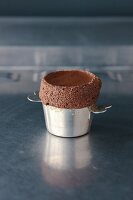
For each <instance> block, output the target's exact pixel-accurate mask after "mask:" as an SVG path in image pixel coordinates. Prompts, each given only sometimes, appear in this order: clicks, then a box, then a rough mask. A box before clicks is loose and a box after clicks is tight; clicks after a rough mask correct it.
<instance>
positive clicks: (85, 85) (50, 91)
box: [39, 70, 102, 109]
mask: <svg viewBox="0 0 133 200" xmlns="http://www.w3.org/2000/svg"><path fill="white" fill-rule="evenodd" d="M101 84H102V82H101V80H100V79H99V78H98V77H97V76H96V75H95V74H92V73H91V72H88V71H83V70H70V71H69V70H64V71H56V72H52V73H49V74H47V75H46V76H45V77H43V79H42V80H41V86H40V92H39V97H40V99H41V101H42V103H43V104H45V105H50V106H54V107H58V108H67V109H78V108H84V107H88V106H91V105H93V104H96V101H97V98H98V96H99V93H100V88H101Z"/></svg>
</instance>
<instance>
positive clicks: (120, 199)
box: [0, 68, 133, 200]
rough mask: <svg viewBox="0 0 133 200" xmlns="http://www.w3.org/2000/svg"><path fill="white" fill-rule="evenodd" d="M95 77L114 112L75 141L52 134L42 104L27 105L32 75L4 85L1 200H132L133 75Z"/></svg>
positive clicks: (1, 99)
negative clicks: (45, 121) (100, 82)
mask: <svg viewBox="0 0 133 200" xmlns="http://www.w3.org/2000/svg"><path fill="white" fill-rule="evenodd" d="M92 72H93V70H92ZM95 73H96V74H97V75H99V76H100V78H101V79H102V82H103V84H102V91H101V98H100V100H99V103H100V102H102V103H103V104H104V103H107V102H110V103H111V104H112V105H113V107H112V108H111V109H110V111H109V112H106V113H104V114H103V115H95V120H93V124H92V127H91V132H90V134H87V135H85V136H83V137H78V138H70V139H69V138H59V137H56V136H52V135H50V134H48V133H47V131H46V127H45V123H44V116H43V112H42V105H41V104H40V103H36V104H32V103H31V102H29V101H27V99H26V97H27V95H28V94H29V90H31V89H32V88H33V86H34V87H35V85H34V84H35V83H34V82H33V80H32V77H31V73H29V78H27V81H25V79H23V73H22V74H21V72H20V75H21V79H20V80H19V82H7V81H6V82H2V80H1V84H0V113H1V114H0V200H9V199H10V200H29V199H32V200H42V199H44V200H45V199H46V200H62V199H63V200H87V199H91V200H112V199H114V200H131V199H133V178H132V176H133V159H132V156H133V123H132V113H133V109H132V108H133V91H132V88H133V71H132V70H127V69H126V70H119V69H118V68H115V69H110V70H109V69H108V70H107V71H106V70H104V71H101V70H99V68H98V69H97V70H96V69H95ZM24 74H25V73H24ZM108 74H111V75H112V76H111V78H110V77H109V76H108ZM116 74H119V77H120V76H121V81H119V80H120V79H118V80H117V78H115V79H112V77H113V75H116ZM26 75H27V76H28V72H27V73H26ZM115 77H116V76H115ZM25 82H26V85H25ZM4 84H5V86H6V87H5V88H4ZM3 88H4V90H3ZM36 89H38V83H36ZM33 90H34V88H33ZM31 92H32V91H31Z"/></svg>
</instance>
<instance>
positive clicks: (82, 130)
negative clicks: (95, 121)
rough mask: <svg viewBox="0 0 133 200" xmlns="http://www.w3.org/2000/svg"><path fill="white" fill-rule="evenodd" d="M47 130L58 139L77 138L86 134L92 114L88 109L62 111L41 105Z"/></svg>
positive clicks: (61, 109)
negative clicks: (58, 137)
mask: <svg viewBox="0 0 133 200" xmlns="http://www.w3.org/2000/svg"><path fill="white" fill-rule="evenodd" d="M43 110H44V115H45V121H46V127H47V130H48V131H49V132H50V133H52V134H54V135H57V136H60V137H78V136H82V135H85V134H86V133H88V131H89V130H90V127H91V122H92V114H91V112H90V111H89V109H88V108H81V109H63V108H56V107H53V106H46V105H44V104H43Z"/></svg>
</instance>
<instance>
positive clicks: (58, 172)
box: [42, 132, 92, 186]
mask: <svg viewBox="0 0 133 200" xmlns="http://www.w3.org/2000/svg"><path fill="white" fill-rule="evenodd" d="M91 158H92V156H91V148H90V141H89V135H85V136H82V137H78V138H73V139H69V138H60V137H56V136H54V135H52V134H50V133H48V132H47V133H46V136H45V140H44V143H43V154H42V171H43V176H44V178H45V179H46V180H47V181H48V182H49V183H50V184H54V185H60V186H65V185H75V184H76V185H77V184H78V185H80V184H82V183H83V182H84V181H85V180H86V178H85V177H83V176H84V170H86V169H87V167H88V166H89V165H90V164H91ZM68 172H69V173H70V174H69V176H67V173H68ZM75 173H76V174H78V179H80V181H79V180H78V181H77V180H75V181H74V179H75V176H74V174H75ZM81 175H82V177H81ZM76 177H77V176H76ZM87 178H88V177H87ZM83 179H84V180H83Z"/></svg>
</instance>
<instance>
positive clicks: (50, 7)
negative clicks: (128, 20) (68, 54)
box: [0, 0, 133, 16]
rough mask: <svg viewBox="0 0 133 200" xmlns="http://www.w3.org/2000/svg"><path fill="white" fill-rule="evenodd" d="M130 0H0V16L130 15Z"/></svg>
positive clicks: (131, 10)
mask: <svg viewBox="0 0 133 200" xmlns="http://www.w3.org/2000/svg"><path fill="white" fill-rule="evenodd" d="M132 15H133V1H132V0H1V1H0V16H132Z"/></svg>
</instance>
